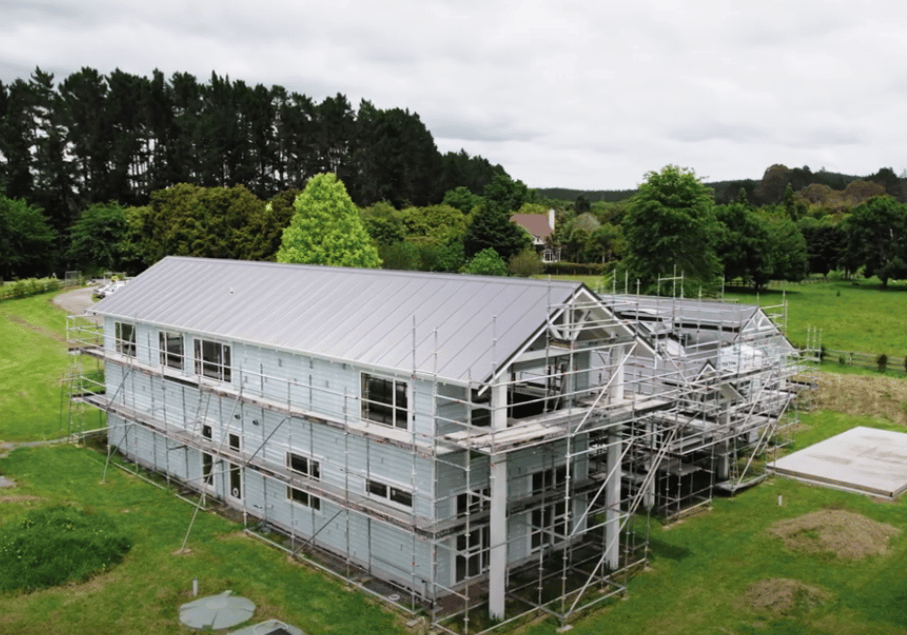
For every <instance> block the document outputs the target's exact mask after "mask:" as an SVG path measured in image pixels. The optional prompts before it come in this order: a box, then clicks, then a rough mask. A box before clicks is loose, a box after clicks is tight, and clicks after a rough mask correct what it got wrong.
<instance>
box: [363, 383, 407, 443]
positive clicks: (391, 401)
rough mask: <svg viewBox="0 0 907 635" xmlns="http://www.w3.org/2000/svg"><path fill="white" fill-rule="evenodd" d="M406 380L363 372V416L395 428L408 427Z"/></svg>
mask: <svg viewBox="0 0 907 635" xmlns="http://www.w3.org/2000/svg"><path fill="white" fill-rule="evenodd" d="M407 404H408V402H407V396H406V382H405V381H398V380H396V379H388V378H386V377H376V376H374V375H369V374H367V373H363V374H362V418H363V419H368V420H369V421H374V422H376V423H382V424H384V425H387V426H391V427H394V428H403V429H404V430H405V429H406V427H407V418H408V406H407Z"/></svg>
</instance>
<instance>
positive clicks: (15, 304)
mask: <svg viewBox="0 0 907 635" xmlns="http://www.w3.org/2000/svg"><path fill="white" fill-rule="evenodd" d="M54 295H55V293H45V294H41V295H36V296H32V297H29V298H24V299H17V300H5V301H3V302H0V413H2V416H0V440H2V441H31V440H35V439H42V438H53V437H58V436H62V435H63V434H65V433H66V432H68V420H67V421H63V420H62V418H61V416H60V413H61V403H62V400H63V387H62V384H61V379H62V378H63V376H64V374H65V373H66V368H67V364H68V362H69V359H68V357H67V354H66V344H65V341H64V340H65V337H66V314H65V312H64V311H63V310H62V309H60V308H58V307H56V306H55V305H53V304H52V301H51V300H52V298H53V296H54Z"/></svg>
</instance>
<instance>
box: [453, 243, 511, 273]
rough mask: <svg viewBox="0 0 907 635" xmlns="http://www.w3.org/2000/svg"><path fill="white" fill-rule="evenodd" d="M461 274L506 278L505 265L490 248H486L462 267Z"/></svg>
mask: <svg viewBox="0 0 907 635" xmlns="http://www.w3.org/2000/svg"><path fill="white" fill-rule="evenodd" d="M463 273H471V274H473V275H478V276H506V275H507V263H505V262H504V261H503V260H502V259H501V257H500V256H499V255H498V252H496V251H495V250H494V249H492V248H491V247H486V248H485V249H483V250H482V251H480V252H479V253H477V254H476V255H475V257H474V258H473V259H472V260H470V261H469V262H468V263H466V266H465V267H463Z"/></svg>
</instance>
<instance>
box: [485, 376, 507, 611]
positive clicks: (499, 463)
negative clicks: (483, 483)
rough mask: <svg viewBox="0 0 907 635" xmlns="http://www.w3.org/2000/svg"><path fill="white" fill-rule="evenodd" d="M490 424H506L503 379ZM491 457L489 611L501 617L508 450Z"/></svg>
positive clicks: (500, 427)
mask: <svg viewBox="0 0 907 635" xmlns="http://www.w3.org/2000/svg"><path fill="white" fill-rule="evenodd" d="M491 427H492V431H493V432H498V431H500V430H505V429H506V428H507V386H506V385H505V384H504V383H503V382H502V381H499V382H498V383H496V384H495V385H494V386H492V387H491ZM490 460H491V511H490V518H489V524H490V526H489V538H490V541H491V542H490V545H489V554H488V615H489V617H490V618H491V619H493V620H501V619H504V607H505V600H506V593H507V454H506V453H504V452H495V453H493V454H492V455H491V458H490Z"/></svg>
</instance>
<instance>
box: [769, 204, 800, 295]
mask: <svg viewBox="0 0 907 635" xmlns="http://www.w3.org/2000/svg"><path fill="white" fill-rule="evenodd" d="M766 221H767V222H766V228H767V229H768V236H769V242H768V245H769V261H770V263H771V278H772V279H773V280H789V281H791V282H797V281H799V280H802V279H803V277H804V276H805V275H806V271H807V269H808V267H809V256H808V254H807V252H806V241H805V240H804V239H803V234H802V233H801V232H800V228H799V227H797V224H796V223H795V222H794V221H792V220H791V219H790V218H788V217H787V216H786V215H785V214H778V213H776V214H773V215H771V216H768V217H766Z"/></svg>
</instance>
